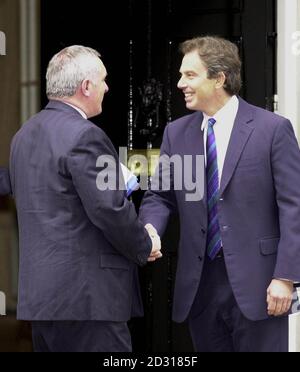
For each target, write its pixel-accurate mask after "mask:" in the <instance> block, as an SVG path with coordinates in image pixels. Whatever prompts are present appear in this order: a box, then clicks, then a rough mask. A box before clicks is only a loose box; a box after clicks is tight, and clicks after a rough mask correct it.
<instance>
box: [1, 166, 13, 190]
mask: <svg viewBox="0 0 300 372" xmlns="http://www.w3.org/2000/svg"><path fill="white" fill-rule="evenodd" d="M8 194H11V185H10V179H9V171H8V168H3V167H0V195H8Z"/></svg>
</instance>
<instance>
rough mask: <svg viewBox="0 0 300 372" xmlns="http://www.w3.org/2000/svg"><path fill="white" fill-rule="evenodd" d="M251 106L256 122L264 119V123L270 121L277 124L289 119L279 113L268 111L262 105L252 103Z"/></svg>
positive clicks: (271, 123)
mask: <svg viewBox="0 0 300 372" xmlns="http://www.w3.org/2000/svg"><path fill="white" fill-rule="evenodd" d="M249 106H250V107H251V108H252V111H253V119H254V122H255V121H258V120H261V121H264V123H270V125H277V124H279V123H283V122H287V121H288V119H287V118H285V117H284V116H281V115H280V114H278V113H275V112H272V111H268V110H266V109H263V108H261V107H258V106H254V105H250V104H249Z"/></svg>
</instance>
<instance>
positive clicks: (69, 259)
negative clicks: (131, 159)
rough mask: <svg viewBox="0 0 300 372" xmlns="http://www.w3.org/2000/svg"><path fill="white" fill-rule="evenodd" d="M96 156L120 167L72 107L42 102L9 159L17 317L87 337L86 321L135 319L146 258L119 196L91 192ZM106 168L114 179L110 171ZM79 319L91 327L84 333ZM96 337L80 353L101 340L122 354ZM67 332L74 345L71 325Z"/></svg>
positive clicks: (132, 215) (132, 216) (128, 206)
mask: <svg viewBox="0 0 300 372" xmlns="http://www.w3.org/2000/svg"><path fill="white" fill-rule="evenodd" d="M100 155H110V156H111V157H112V158H113V159H115V161H116V164H117V165H118V156H117V154H116V152H115V150H114V147H113V145H112V143H111V142H110V140H109V139H108V137H107V136H106V135H105V133H104V132H103V131H102V130H101V129H99V128H98V127H96V126H95V125H94V124H93V123H91V122H89V121H88V120H85V119H83V118H82V116H81V115H80V114H79V113H78V112H77V111H76V110H75V109H73V108H72V107H70V106H68V105H65V104H64V103H61V102H58V101H50V103H49V104H48V106H47V107H46V108H45V110H43V111H41V112H40V113H38V114H37V115H35V116H34V117H33V118H31V119H30V120H29V121H28V122H27V123H25V124H24V126H23V127H22V128H21V129H20V131H19V132H18V133H17V134H16V136H15V137H14V139H13V142H12V146H11V157H10V177H11V183H12V190H13V195H14V197H15V201H16V207H17V212H18V221H19V244H20V270H19V293H18V313H17V315H18V318H19V319H23V320H31V321H54V322H55V321H75V322H78V321H81V322H83V323H80V324H79V327H80V330H79V331H78V332H79V334H80V335H83V336H84V335H85V336H84V337H85V339H86V337H87V336H86V335H87V334H88V332H90V331H91V329H92V330H93V329H96V328H97V326H95V325H93V324H92V323H89V322H91V321H99V322H126V321H127V320H129V319H130V317H131V316H135V315H142V305H141V301H140V296H139V291H138V290H137V288H138V283H136V280H137V275H136V265H144V264H145V263H146V262H147V257H148V256H149V254H150V251H151V240H150V238H149V236H148V234H147V232H146V230H145V229H144V227H143V225H142V224H141V223H140V222H139V221H138V219H137V215H136V212H135V207H134V205H133V204H132V203H131V202H129V201H128V200H127V199H126V192H125V191H110V190H107V191H99V190H98V188H97V185H96V179H97V175H98V174H99V172H100V171H101V169H100V168H97V166H96V162H97V158H98V157H99V156H100ZM106 171H107V172H109V173H110V174H112V175H114V174H113V173H114V169H113V168H109V167H108V168H107V169H106ZM84 322H85V324H87V327H88V324H91V327H90V328H89V331H88V332H87V331H85V329H84V328H82V325H83V324H84ZM34 324H37V323H34ZM41 324H43V323H38V325H39V326H41ZM45 324H46V323H45ZM56 324H61V323H56ZM68 324H70V323H69V322H67V323H65V325H64V327H65V328H66V329H67V328H68ZM73 325H74V324H73ZM105 327H106V326H105ZM48 328H49V325H48ZM113 328H116V327H113ZM62 329H63V328H62ZM62 329H60V330H59V332H62ZM73 329H74V327H73ZM102 331H103V332H102V335H100V336H99V338H98V339H97V338H95V335H91V337H90V342H89V341H88V340H87V341H86V342H85V345H84V347H83V349H84V350H85V351H88V350H91V349H92V350H98V351H101V350H100V349H101V346H100V347H98V346H97V342H99V343H100V344H102V343H103V345H107V349H105V350H106V351H113V350H112V349H114V350H119V351H122V348H120V347H119V346H118V345H117V344H116V345H115V346H112V344H111V343H110V339H109V337H110V334H109V332H108V333H107V329H105V330H102ZM51 332H52V330H51V331H50V332H48V334H50V333H51ZM75 333H76V332H75ZM100 333H101V332H100ZM66 334H68V335H69V336H68V337H70V338H72V337H73V336H72V328H71V329H67V330H66ZM51 337H52V339H53V340H54V339H55V337H56V336H55V335H54V336H53V335H52V336H51ZM73 338H74V337H73ZM95 341H96V345H95ZM53 342H54V341H53ZM76 342H80V341H79V338H78V337H77V339H76V338H75V339H74V344H76ZM56 344H57V343H56ZM77 345H78V343H77ZM50 349H51V347H50ZM82 351H83V350H82ZM102 351H103V350H102Z"/></svg>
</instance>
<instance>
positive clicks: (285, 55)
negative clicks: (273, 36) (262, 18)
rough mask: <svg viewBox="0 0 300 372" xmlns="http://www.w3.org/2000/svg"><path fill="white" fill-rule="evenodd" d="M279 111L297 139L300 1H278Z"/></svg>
mask: <svg viewBox="0 0 300 372" xmlns="http://www.w3.org/2000/svg"><path fill="white" fill-rule="evenodd" d="M277 7H278V20H277V21H278V69H277V71H278V72H277V79H278V113H279V114H281V115H283V116H285V117H287V118H288V119H290V120H291V122H292V124H293V126H294V129H295V133H296V135H297V136H298V138H300V109H299V104H300V0H278V1H277Z"/></svg>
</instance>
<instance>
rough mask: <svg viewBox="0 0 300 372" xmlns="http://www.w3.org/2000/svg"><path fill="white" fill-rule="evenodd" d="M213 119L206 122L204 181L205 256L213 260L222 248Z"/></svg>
mask: <svg viewBox="0 0 300 372" xmlns="http://www.w3.org/2000/svg"><path fill="white" fill-rule="evenodd" d="M215 123H216V121H215V119H213V118H211V119H209V120H208V128H207V141H206V180H207V206H208V231H207V244H206V246H207V254H208V256H209V257H210V259H211V260H213V259H214V258H215V257H216V255H217V254H218V252H219V251H220V249H221V247H222V242H221V234H220V226H219V220H218V209H217V202H218V194H219V175H218V162H217V147H216V138H215V133H214V129H213V126H214V124H215Z"/></svg>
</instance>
